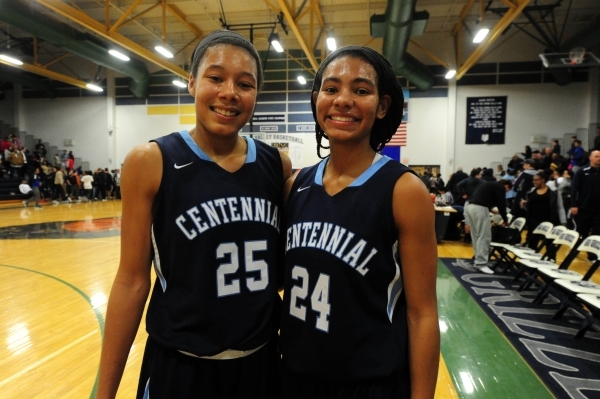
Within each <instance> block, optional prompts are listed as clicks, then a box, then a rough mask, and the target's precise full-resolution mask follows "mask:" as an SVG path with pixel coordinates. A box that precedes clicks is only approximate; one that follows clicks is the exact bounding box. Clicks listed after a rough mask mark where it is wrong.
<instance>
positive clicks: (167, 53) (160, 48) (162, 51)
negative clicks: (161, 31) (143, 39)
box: [154, 46, 173, 58]
mask: <svg viewBox="0 0 600 399" xmlns="http://www.w3.org/2000/svg"><path fill="white" fill-rule="evenodd" d="M154 50H156V51H158V52H159V53H160V54H162V55H163V57H166V58H173V53H172V52H170V51H169V50H167V49H166V48H165V47H163V46H156V47H154Z"/></svg>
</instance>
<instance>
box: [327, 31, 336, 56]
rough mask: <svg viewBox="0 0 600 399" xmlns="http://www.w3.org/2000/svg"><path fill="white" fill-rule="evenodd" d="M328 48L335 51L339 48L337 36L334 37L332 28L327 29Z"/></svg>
mask: <svg viewBox="0 0 600 399" xmlns="http://www.w3.org/2000/svg"><path fill="white" fill-rule="evenodd" d="M327 48H328V49H329V51H334V50H335V49H336V48H337V43H336V42H335V37H333V31H332V30H331V29H329V30H328V31H327Z"/></svg>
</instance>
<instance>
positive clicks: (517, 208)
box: [511, 159, 537, 217]
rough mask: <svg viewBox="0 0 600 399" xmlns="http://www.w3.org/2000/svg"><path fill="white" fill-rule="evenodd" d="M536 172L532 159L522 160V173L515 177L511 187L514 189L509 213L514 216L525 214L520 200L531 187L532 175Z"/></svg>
mask: <svg viewBox="0 0 600 399" xmlns="http://www.w3.org/2000/svg"><path fill="white" fill-rule="evenodd" d="M535 174H537V170H536V169H535V161H534V160H533V159H526V160H525V162H523V173H521V174H520V175H519V177H517V178H516V180H515V184H514V185H513V189H514V190H515V193H516V195H515V198H514V200H513V206H512V211H511V213H512V214H513V216H514V217H521V216H525V211H524V209H523V208H521V200H524V199H525V197H526V196H527V193H528V192H529V190H531V188H532V187H533V176H534V175H535Z"/></svg>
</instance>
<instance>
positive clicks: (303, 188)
mask: <svg viewBox="0 0 600 399" xmlns="http://www.w3.org/2000/svg"><path fill="white" fill-rule="evenodd" d="M307 188H310V186H306V187H302V188H299V189H298V191H297V192H298V193H299V192H300V191H304V190H306V189H307Z"/></svg>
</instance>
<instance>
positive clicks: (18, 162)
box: [7, 147, 25, 179]
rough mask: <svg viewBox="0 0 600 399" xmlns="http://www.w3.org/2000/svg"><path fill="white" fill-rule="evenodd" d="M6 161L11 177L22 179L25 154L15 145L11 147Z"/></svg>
mask: <svg viewBox="0 0 600 399" xmlns="http://www.w3.org/2000/svg"><path fill="white" fill-rule="evenodd" d="M7 161H8V163H9V166H10V175H11V176H12V177H13V179H16V178H18V179H23V176H24V174H25V168H24V166H25V154H23V153H22V152H21V151H20V150H19V149H17V148H16V147H12V150H11V152H10V153H9V155H8V158H7Z"/></svg>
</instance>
